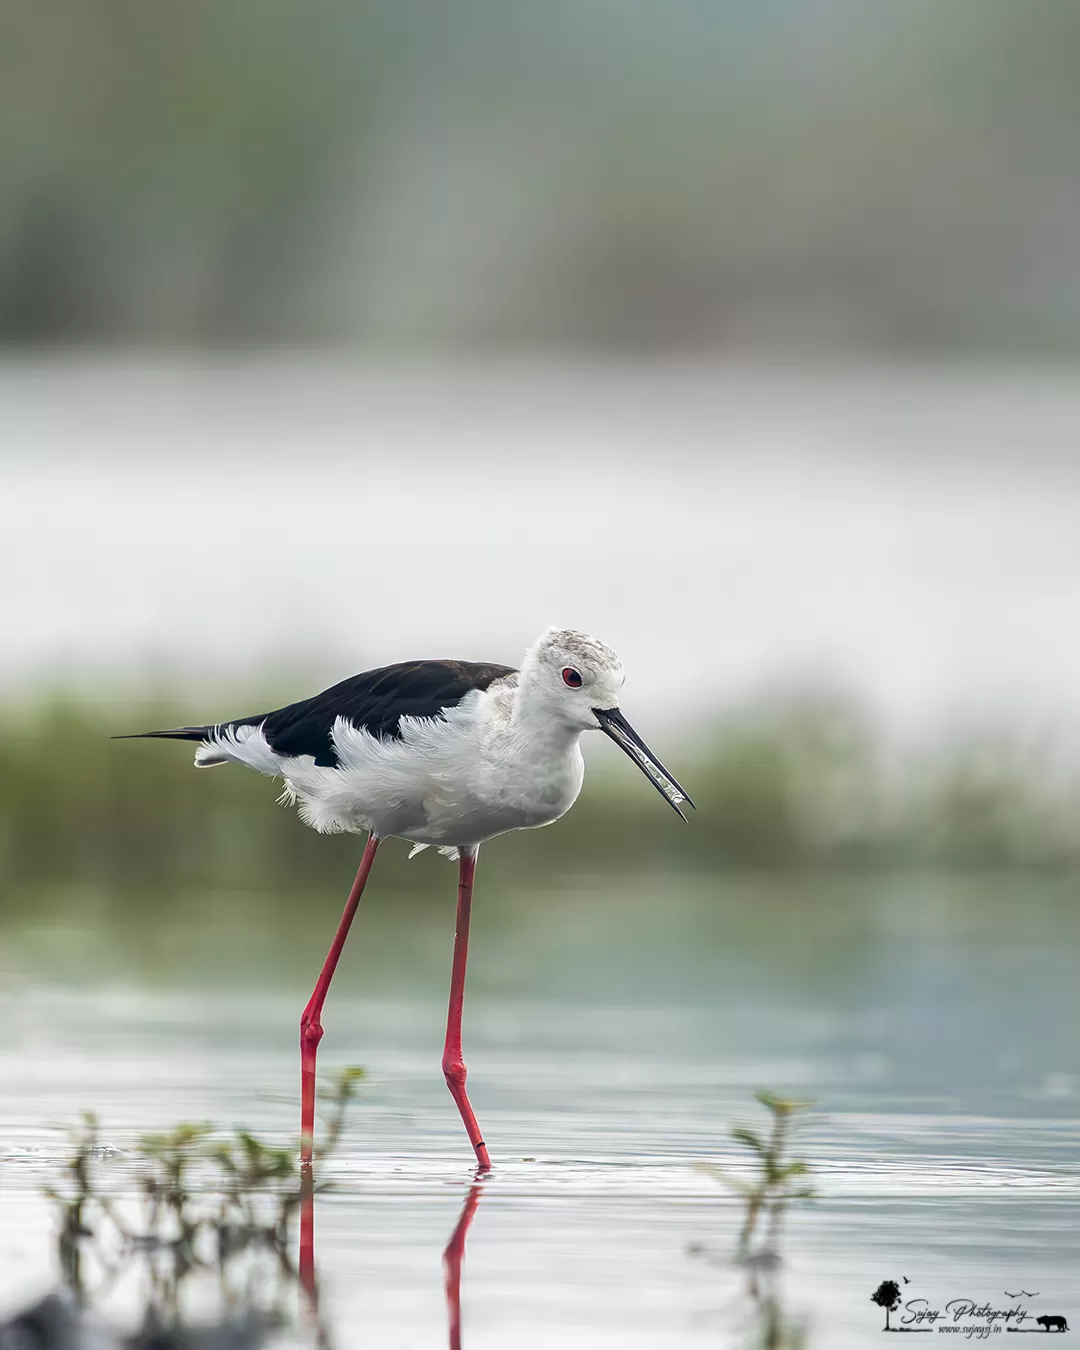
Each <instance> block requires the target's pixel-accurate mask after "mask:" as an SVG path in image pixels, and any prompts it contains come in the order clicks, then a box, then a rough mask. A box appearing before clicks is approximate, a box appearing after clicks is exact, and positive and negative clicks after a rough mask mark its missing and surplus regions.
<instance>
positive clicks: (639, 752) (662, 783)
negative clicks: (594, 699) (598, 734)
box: [593, 708, 697, 820]
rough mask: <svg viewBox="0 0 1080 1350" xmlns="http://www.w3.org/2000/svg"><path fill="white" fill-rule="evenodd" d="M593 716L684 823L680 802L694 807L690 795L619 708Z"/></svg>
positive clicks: (606, 710)
mask: <svg viewBox="0 0 1080 1350" xmlns="http://www.w3.org/2000/svg"><path fill="white" fill-rule="evenodd" d="M593 713H594V714H595V716H596V720H597V721H598V722H599V723H600V730H601V731H602V732H604V733H605V735H608V736H610V737H611V739H612V740H613V741H614V742H615V744H616V745H617V746H618V747H619V748H620V749H621V750H625V751H626V753H627V754H628V755H629V756H630V758H631V759H632V760H633V761H634V763H635V764H636V765H637V766H638V768H639V769H640V770H641V772H642V773H643V774H644V775H645V777H646V778H647V779H648V780H649V782H650V783H651V784H652V785H653V787H654V788H655V789H656V790H657V792H659V794H660V796H661V797H663V799H664V801H666V802H667V803H668V805H669V806H670V807H672V809H673V810H675V811H677V812H678V813H679V815H680V816H682V818H683V820H685V819H686V817H685V816H683V813H682V809H681V803H682V802H686V803H687V804H688V805H690V806H693V805H694V803H693V801H691V798H690V794H689V792H687V791H686V789H685V788H683V787H680V786H679V784H678V782H676V780H675V779H674V778H672V776H671V774H669V773H668V771H667V769H665V768H664V766H663V765H662V764H661V763H660V761H659V760H658V759H657V758H656V756H655V755H654V754H653V752H652V751H651V750H650V749H649V747H648V746H647V745H646V744H645V742H644V741H643V740H642V739H641V737H640V736H639V735H638V734H637V732H636V731H635V730H634V728H633V727H632V726H631V725H630V723H629V722H628V721H627V720H626V718H625V717H624V716H623V715H622V713H621V712H620V711H619V710H618V708H594V709H593ZM694 809H695V810H696V809H697V808H696V807H695V808H694Z"/></svg>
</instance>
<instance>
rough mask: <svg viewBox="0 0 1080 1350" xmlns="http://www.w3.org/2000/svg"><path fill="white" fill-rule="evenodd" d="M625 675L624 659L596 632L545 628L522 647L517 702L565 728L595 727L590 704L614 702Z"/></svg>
mask: <svg viewBox="0 0 1080 1350" xmlns="http://www.w3.org/2000/svg"><path fill="white" fill-rule="evenodd" d="M625 679H626V675H625V673H624V672H623V668H622V662H621V661H620V660H619V658H618V656H617V655H616V654H615V652H613V651H612V650H611V648H610V647H609V646H608V645H607V644H606V643H604V642H601V641H600V639H599V638H594V637H591V636H590V635H589V634H588V633H578V632H575V631H574V630H573V629H570V628H549V629H548V630H547V632H546V633H545V634H544V635H543V636H542V637H541V638H539V639H538V640H537V641H536V642H535V643H534V644H533V645H532V647H530V648H529V650H528V651H527V652H526V653H525V661H524V663H523V665H522V667H521V676H520V688H521V698H520V704H519V706H521V707H523V708H525V707H527V708H528V709H529V710H530V713H532V714H533V715H535V714H536V713H541V714H542V715H543V716H544V717H545V718H546V719H550V720H551V721H555V722H559V723H561V724H562V725H563V726H565V727H566V728H567V729H568V730H574V731H599V730H600V720H599V718H598V717H597V715H596V713H595V711H594V709H596V708H601V709H605V708H617V707H618V706H619V691H620V689H621V688H622V686H623V681H624V680H625Z"/></svg>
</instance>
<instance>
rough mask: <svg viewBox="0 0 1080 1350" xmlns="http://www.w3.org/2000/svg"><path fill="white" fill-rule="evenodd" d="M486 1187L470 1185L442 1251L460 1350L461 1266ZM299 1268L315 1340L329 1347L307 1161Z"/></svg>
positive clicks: (454, 1343)
mask: <svg viewBox="0 0 1080 1350" xmlns="http://www.w3.org/2000/svg"><path fill="white" fill-rule="evenodd" d="M478 1175H480V1174H479V1173H478ZM483 1190H484V1186H483V1183H482V1182H480V1181H475V1182H473V1184H472V1185H471V1186H470V1187H469V1191H468V1194H467V1195H466V1196H465V1204H464V1205H463V1206H462V1209H461V1214H460V1215H459V1217H458V1221H457V1223H456V1224H455V1225H454V1231H453V1232H452V1233H451V1234H450V1239H449V1241H448V1242H447V1244H446V1247H445V1249H444V1251H443V1274H444V1287H445V1289H446V1318H447V1323H448V1325H449V1328H450V1350H461V1267H462V1264H463V1262H464V1260H465V1240H466V1238H467V1237H468V1236H469V1229H470V1228H471V1227H472V1221H473V1218H474V1217H475V1215H476V1210H477V1207H478V1205H479V1204H480V1196H481V1195H482V1194H483ZM297 1270H298V1274H299V1279H300V1286H301V1288H302V1289H303V1291H304V1293H305V1295H306V1296H307V1301H308V1307H309V1310H310V1314H311V1321H312V1329H313V1332H314V1335H315V1343H316V1345H317V1346H318V1347H319V1350H328V1347H329V1345H330V1339H329V1336H328V1334H327V1331H326V1328H325V1326H324V1324H323V1323H322V1321H321V1320H320V1318H319V1284H318V1279H317V1276H316V1270H315V1185H314V1178H313V1176H312V1172H311V1168H310V1166H308V1165H306V1164H305V1165H304V1167H303V1168H302V1169H301V1190H300V1258H299V1262H298V1265H297Z"/></svg>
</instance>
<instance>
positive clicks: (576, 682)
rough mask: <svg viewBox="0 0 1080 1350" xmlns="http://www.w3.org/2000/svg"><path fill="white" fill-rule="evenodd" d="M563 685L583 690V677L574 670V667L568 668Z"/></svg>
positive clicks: (564, 674) (563, 675)
mask: <svg viewBox="0 0 1080 1350" xmlns="http://www.w3.org/2000/svg"><path fill="white" fill-rule="evenodd" d="M562 678H563V684H568V685H569V686H570V688H571V689H580V688H581V675H580V674H579V672H578V671H576V670H574V669H573V667H572V666H567V667H566V669H565V670H564V671H563V673H562Z"/></svg>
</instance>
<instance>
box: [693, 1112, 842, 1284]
mask: <svg viewBox="0 0 1080 1350" xmlns="http://www.w3.org/2000/svg"><path fill="white" fill-rule="evenodd" d="M754 1097H755V1099H756V1100H757V1101H759V1102H760V1103H761V1104H762V1106H764V1107H765V1108H766V1109H767V1110H768V1111H769V1113H770V1115H771V1117H772V1128H771V1130H770V1131H769V1133H768V1134H767V1135H765V1134H762V1133H759V1132H758V1131H757V1130H754V1129H751V1128H750V1127H749V1126H746V1125H736V1126H734V1127H733V1129H732V1131H731V1137H732V1139H734V1140H735V1142H736V1143H737V1144H741V1145H742V1146H743V1147H744V1148H745V1149H747V1150H748V1151H749V1152H750V1153H751V1154H752V1155H753V1159H754V1161H755V1163H756V1165H757V1175H756V1176H755V1177H752V1178H745V1177H742V1176H736V1175H734V1174H733V1173H732V1172H729V1171H727V1170H726V1169H725V1168H721V1167H717V1166H716V1165H715V1164H714V1163H701V1164H700V1168H701V1170H702V1171H704V1172H707V1173H708V1174H709V1175H710V1176H714V1177H716V1178H717V1180H718V1181H721V1182H723V1184H724V1185H725V1186H727V1187H729V1188H730V1189H731V1190H733V1191H735V1192H736V1193H737V1194H738V1195H741V1196H742V1197H743V1198H744V1199H745V1201H746V1213H745V1217H744V1219H743V1224H742V1228H741V1229H740V1232H739V1238H738V1244H737V1255H738V1257H740V1258H743V1257H745V1256H746V1255H747V1253H748V1252H749V1250H750V1244H751V1242H752V1241H753V1238H754V1234H755V1232H756V1230H757V1226H758V1223H759V1221H760V1219H761V1218H762V1216H766V1217H767V1219H768V1230H769V1231H768V1234H767V1239H766V1240H767V1241H771V1240H773V1239H775V1238H776V1237H777V1236H778V1235H779V1227H780V1221H781V1219H782V1217H783V1214H784V1211H785V1210H786V1208H787V1206H788V1205H789V1204H791V1202H792V1201H795V1200H812V1199H813V1198H814V1196H815V1194H816V1192H815V1190H814V1188H813V1186H811V1185H810V1184H809V1183H808V1182H807V1181H806V1180H805V1178H806V1177H808V1176H809V1175H810V1164H809V1163H808V1162H806V1161H805V1159H803V1158H791V1157H789V1156H788V1151H789V1148H790V1145H791V1137H792V1133H793V1130H794V1126H795V1123H796V1119H797V1117H798V1116H799V1115H800V1114H802V1113H804V1112H806V1111H808V1110H809V1109H810V1107H811V1106H812V1105H813V1103H812V1102H808V1101H792V1100H789V1099H788V1098H785V1097H779V1096H777V1095H776V1093H773V1092H766V1091H761V1092H755V1093H754Z"/></svg>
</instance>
